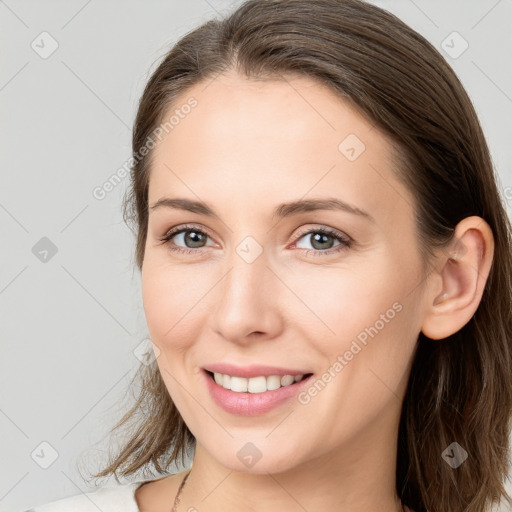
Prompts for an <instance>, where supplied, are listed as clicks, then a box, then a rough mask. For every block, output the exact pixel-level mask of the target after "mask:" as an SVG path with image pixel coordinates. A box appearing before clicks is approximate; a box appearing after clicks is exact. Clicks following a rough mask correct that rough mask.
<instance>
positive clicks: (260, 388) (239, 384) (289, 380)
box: [213, 373, 304, 393]
mask: <svg viewBox="0 0 512 512" xmlns="http://www.w3.org/2000/svg"><path fill="white" fill-rule="evenodd" d="M303 377H304V375H303V374H302V375H295V376H294V375H283V376H281V375H269V376H268V377H265V376H263V375H262V376H261V377H251V378H250V379H246V378H245V377H232V376H231V375H224V374H222V373H214V374H213V378H214V379H215V382H216V383H217V384H218V385H219V386H222V387H223V388H225V389H230V390H231V391H236V392H237V393H246V392H249V393H264V392H265V391H272V390H273V389H279V388H280V387H284V386H289V385H290V384H293V383H294V382H299V381H300V380H302V378H303Z"/></svg>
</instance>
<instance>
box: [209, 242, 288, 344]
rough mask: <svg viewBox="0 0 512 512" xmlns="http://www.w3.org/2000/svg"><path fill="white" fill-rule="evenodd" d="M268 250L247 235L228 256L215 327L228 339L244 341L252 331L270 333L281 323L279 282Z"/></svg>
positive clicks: (217, 303)
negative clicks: (277, 295) (277, 285)
mask: <svg viewBox="0 0 512 512" xmlns="http://www.w3.org/2000/svg"><path fill="white" fill-rule="evenodd" d="M268 264H269V261H268V258H267V253H266V252H265V251H264V250H263V247H262V246H261V245H260V244H259V243H258V242H257V241H256V240H255V239H254V238H252V237H246V238H245V239H244V240H242V242H241V243H239V244H238V245H237V246H235V247H233V248H232V249H231V252H230V253H229V254H227V255H226V274H225V276H224V279H222V282H221V283H219V287H218V293H217V294H216V300H215V302H216V308H215V314H214V323H215V328H216V330H217V331H218V332H220V333H221V334H222V335H223V336H224V337H225V338H227V339H231V340H232V341H233V340H243V339H244V338H245V337H246V336H247V335H249V334H250V333H251V332H255V331H257V332H261V333H266V334H267V335H268V334H271V333H272V331H274V330H275V329H276V328H277V326H278V324H279V321H278V319H279V311H278V305H277V303H276V300H275V297H276V294H275V288H276V283H272V281H273V280H275V276H274V274H273V272H271V271H270V269H269V268H268V267H267V265H268Z"/></svg>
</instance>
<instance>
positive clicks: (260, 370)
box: [203, 363, 311, 378]
mask: <svg viewBox="0 0 512 512" xmlns="http://www.w3.org/2000/svg"><path fill="white" fill-rule="evenodd" d="M203 369H204V370H207V371H209V372H213V373H222V374H223V375H231V376H232V377H245V378H251V377H259V376H264V377H268V376H270V375H281V376H282V375H293V376H295V375H304V374H306V373H311V372H307V371H304V370H300V369H299V370H297V369H294V368H283V367H280V366H268V365H261V364H254V365H250V366H236V365H234V364H230V363H214V364H209V365H207V366H203Z"/></svg>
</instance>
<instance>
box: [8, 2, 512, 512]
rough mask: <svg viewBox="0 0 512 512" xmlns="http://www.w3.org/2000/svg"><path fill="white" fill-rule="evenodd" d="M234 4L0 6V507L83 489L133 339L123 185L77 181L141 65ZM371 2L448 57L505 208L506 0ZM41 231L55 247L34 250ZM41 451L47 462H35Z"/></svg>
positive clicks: (99, 151)
mask: <svg viewBox="0 0 512 512" xmlns="http://www.w3.org/2000/svg"><path fill="white" fill-rule="evenodd" d="M234 3H235V2H228V1H214V0H208V1H206V0H193V1H186V2H185V1H178V0H175V1H169V0H168V1H162V0H160V1H157V0H153V1H142V0H138V1H134V0H131V1H124V2H120V1H119V2H115V1H112V0H110V1H105V0H103V1H101V2H100V1H98V0H89V1H87V0H72V1H70V0H67V1H64V0H60V1H52V2H43V1H34V0H33V1H18V2H15V1H14V0H5V1H1V0H0V34H1V36H0V37H1V38H2V41H1V45H0V48H1V52H2V55H1V57H2V58H1V66H0V102H1V106H2V117H1V120H2V122H1V123H0V126H1V127H0V129H1V132H0V144H1V153H0V154H1V169H2V178H1V182H0V187H1V188H0V219H1V229H2V233H1V240H2V257H3V262H2V265H1V268H0V302H1V307H2V323H1V334H2V355H1V358H0V365H1V366H0V371H1V373H0V376H1V377H0V378H1V381H0V387H1V390H2V393H1V398H0V428H1V432H2V436H1V453H0V460H1V461H2V463H1V467H0V471H1V482H0V510H1V511H12V510H23V509H24V508H29V507H30V506H32V505H36V504H41V503H45V502H48V501H51V500H55V499H58V498H63V497H65V496H69V495H72V494H77V493H80V492H84V491H89V490H91V488H90V487H87V486H86V485H85V484H84V482H83V480H82V479H81V477H80V474H79V472H78V471H77V468H76V466H77V464H78V463H79V459H80V457H82V459H80V460H83V461H85V464H86V463H87V462H89V463H91V466H90V467H92V470H95V469H98V467H99V466H98V465H97V464H95V463H94V461H95V460H96V459H97V457H100V459H97V460H101V455H102V451H101V450H104V449H105V447H106V446H108V439H106V438H105V436H106V434H107V433H108V429H109V428H110V427H111V426H113V424H114V420H115V419H117V418H119V417H120V415H121V413H122V409H121V408H120V406H119V405H118V404H119V403H120V400H122V398H123V395H124V394H125V392H126V390H127V386H128V383H129V380H130V378H131V376H132V375H133V373H134V372H135V370H136V368H137V366H138V365H139V364H140V363H139V360H138V359H137V357H136V355H135V354H136V353H139V352H137V347H138V346H139V345H140V343H141V342H142V341H143V340H144V339H145V338H146V336H147V334H148V333H147V331H146V325H145V320H144V314H143V309H142V301H141V294H140V279H139V273H138V271H137V270H134V269H135V264H134V257H133V248H134V238H133V237H132V234H131V232H130V231H129V230H128V228H127V227H126V226H125V225H124V224H123V221H122V217H121V199H122V196H123V193H124V190H125V186H126V185H127V182H128V180H127V178H126V179H125V180H124V181H123V182H122V183H121V184H119V185H118V186H117V187H116V188H115V189H114V190H113V191H111V192H110V193H108V194H107V196H106V197H105V198H104V199H103V200H98V199H96V198H95V197H94V196H93V190H94V188H95V187H98V186H101V185H102V184H103V183H104V182H105V181H106V180H108V179H109V177H110V176H111V175H112V174H114V173H115V172H116V171H117V170H118V169H119V168H120V167H122V165H123V164H124V163H125V162H126V160H127V159H128V158H129V156H130V143H131V140H130V136H131V126H132V122H133V120H134V116H135V111H136V105H137V102H138V99H139V97H140V94H141V92H142V88H143V86H144V84H145V82H146V80H147V78H148V77H149V74H150V71H152V70H154V68H155V67H156V65H157V64H158V62H159V61H160V59H161V57H163V55H164V53H165V52H166V51H167V49H168V48H169V46H170V45H171V44H172V43H173V42H175V41H176V40H177V39H179V37H180V36H182V35H183V34H185V33H186V32H188V31H189V30H191V29H192V28H194V27H196V26H198V25H199V24H200V23H202V22H204V21H206V20H207V19H210V18H211V17H213V16H218V15H219V14H222V13H225V12H226V11H225V10H226V9H227V8H229V7H230V5H234ZM236 3H239V2H236ZM375 3H377V4H378V5H380V6H382V7H385V8H387V9H389V10H390V11H392V12H394V13H395V14H397V15H398V16H399V17H400V18H402V19H403V20H404V21H405V22H406V23H408V24H409V25H411V26H412V27H413V28H414V29H416V30H417V31H419V32H420V33H421V34H423V35H424V36H425V37H427V38H428V39H429V40H430V41H431V42H432V43H433V44H434V45H435V46H436V47H437V48H439V49H440V51H441V52H442V53H443V54H444V55H445V56H446V58H447V60H448V61H449V62H450V64H452V66H453V67H454V69H455V71H456V72H457V74H458V75H459V77H460V78H461V80H462V82H463V83H464V85H465V86H466V88H467V90H468V92H469V94H470V96H471V98H472V100H473V101H474V104H475V106H476V109H477V112H478V114H479V116H480V119H481V122H482V125H483V128H484V131H485V133H486V135H487V138H488V142H489V145H490V148H491V151H492V155H493V159H494V162H495V165H496V169H497V172H498V174H499V180H500V183H499V185H500V188H501V189H502V192H503V195H504V197H507V199H508V206H509V208H510V206H512V173H511V152H510V141H511V140H512V115H511V114H512V99H511V98H512V76H511V66H510V49H511V47H512V32H511V31H510V26H511V21H512V2H511V1H510V0H498V1H497V0H474V1H467V0H466V1H462V0H458V1H450V2H446V1H442V0H437V1H426V0H414V1H413V0H381V1H379V2H375ZM45 31H46V32H48V33H49V34H50V36H47V35H42V36H41V35H40V34H41V33H42V32H45ZM454 31H456V32H458V33H459V34H460V35H461V36H462V38H463V39H464V40H465V41H467V43H468V44H469V47H468V48H467V50H466V51H465V52H464V53H462V54H461V55H460V56H458V57H457V58H453V56H452V57H450V56H449V55H448V54H447V53H446V52H445V51H444V50H443V47H442V44H443V43H442V42H443V41H447V42H448V44H449V45H450V46H452V47H453V48H452V49H451V50H450V51H451V52H452V53H454V52H455V53H458V52H460V50H461V49H463V46H461V45H464V41H463V40H462V39H460V38H459V37H458V36H457V35H455V36H454V35H451V34H452V33H453V32H454ZM447 37H449V38H448V39H447ZM454 38H455V39H454ZM54 41H56V43H57V44H58V48H57V49H56V50H55V52H54V53H53V54H51V55H49V56H47V55H46V54H45V52H47V53H48V52H49V51H50V50H51V49H52V44H56V43H55V42H54ZM445 45H446V43H445ZM33 46H34V48H33ZM41 54H43V55H42V56H41ZM43 57H46V58H43ZM509 212H510V210H509ZM43 237H47V238H48V239H49V240H51V243H52V244H53V245H54V246H55V247H56V249H57V252H56V254H54V255H52V252H51V250H50V252H48V253H44V250H45V249H46V250H48V241H43V242H40V240H41V238H43ZM38 243H39V245H36V244H38ZM41 244H42V245H41ZM45 244H46V245H45ZM34 246H36V249H34V250H33V247H34ZM34 253H36V254H34ZM45 257H46V261H41V259H40V258H45ZM140 350H142V349H140ZM134 351H135V353H134ZM142 352H143V350H142ZM102 440H103V441H102ZM41 443H49V445H51V448H50V447H49V446H48V445H46V444H43V445H41ZM95 443H100V444H95ZM93 445H94V447H93ZM53 450H55V452H56V453H57V454H58V458H57V459H56V460H55V461H54V462H53V464H51V465H50V466H49V467H48V468H47V469H43V468H42V467H41V464H42V465H47V464H49V463H50V462H51V461H52V455H53V454H54V452H53ZM81 464H83V463H81ZM509 489H510V486H509ZM511 491H512V489H511ZM503 510H505V509H504V508H503Z"/></svg>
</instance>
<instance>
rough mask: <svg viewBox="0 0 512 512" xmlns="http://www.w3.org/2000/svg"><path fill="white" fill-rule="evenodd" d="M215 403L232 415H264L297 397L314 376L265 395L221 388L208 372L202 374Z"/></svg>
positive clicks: (267, 392)
mask: <svg viewBox="0 0 512 512" xmlns="http://www.w3.org/2000/svg"><path fill="white" fill-rule="evenodd" d="M202 373H203V375H204V377H205V379H206V386H207V388H208V391H209V392H210V395H211V397H212V399H213V400H214V402H215V403H216V404H217V405H218V406H219V407H221V408H222V409H224V410H225V411H226V412H229V413H231V414H237V415H239V416H255V415H257V414H264V413H266V412H268V411H270V410H272V409H274V408H276V407H278V406H279V405H281V404H283V403H284V402H286V401H288V400H290V399H291V398H293V397H294V396H295V395H297V394H298V393H299V392H300V390H301V389H302V388H303V387H304V386H305V385H306V383H307V382H308V381H309V380H310V379H311V377H312V375H310V376H309V377H306V378H305V379H302V380H301V381H299V382H295V383H293V384H290V385H289V386H284V387H281V388H279V389H273V390H271V391H265V392H264V393H248V392H247V393H238V392H236V391H231V390H230V389H226V388H223V387H222V386H219V385H218V384H217V383H216V382H215V381H214V380H213V379H212V378H211V376H210V374H209V373H207V372H206V371H203V372H202Z"/></svg>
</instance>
